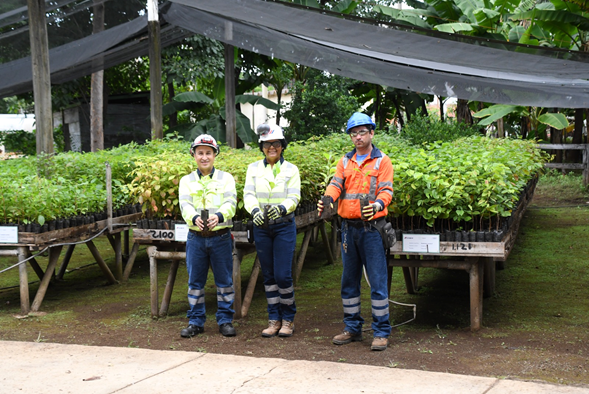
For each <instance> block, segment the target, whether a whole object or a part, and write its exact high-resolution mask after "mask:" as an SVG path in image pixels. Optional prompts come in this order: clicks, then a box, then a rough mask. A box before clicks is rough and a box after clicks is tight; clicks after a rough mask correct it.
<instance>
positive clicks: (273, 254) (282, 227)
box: [254, 220, 297, 321]
mask: <svg viewBox="0 0 589 394" xmlns="http://www.w3.org/2000/svg"><path fill="white" fill-rule="evenodd" d="M254 240H255V243H256V252H258V258H259V259H260V267H261V268H262V273H263V275H264V291H265V292H266V301H268V319H269V320H278V321H280V320H288V321H293V320H294V316H295V313H296V311H297V308H296V305H295V299H294V287H293V282H292V259H293V256H294V251H295V246H296V243H297V227H296V224H295V222H294V220H293V221H292V222H286V223H279V224H272V225H270V226H268V228H261V227H257V226H254Z"/></svg>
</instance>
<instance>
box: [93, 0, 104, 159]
mask: <svg viewBox="0 0 589 394" xmlns="http://www.w3.org/2000/svg"><path fill="white" fill-rule="evenodd" d="M101 31H104V4H103V3H102V1H100V0H94V6H93V9H92V34H96V33H100V32H101ZM93 62H94V65H97V66H98V67H99V71H96V72H94V73H93V74H92V78H91V83H90V151H92V152H96V151H99V150H102V149H104V71H103V69H104V61H103V58H102V56H100V57H98V58H97V59H95V60H93Z"/></svg>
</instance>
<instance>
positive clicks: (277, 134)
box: [256, 123, 284, 142]
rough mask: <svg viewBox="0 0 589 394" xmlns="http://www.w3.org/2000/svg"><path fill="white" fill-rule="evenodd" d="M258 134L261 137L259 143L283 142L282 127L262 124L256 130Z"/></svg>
mask: <svg viewBox="0 0 589 394" xmlns="http://www.w3.org/2000/svg"><path fill="white" fill-rule="evenodd" d="M256 134H257V135H258V136H260V139H259V140H258V142H263V141H272V140H283V139H284V133H283V132H282V127H280V126H270V125H269V124H266V123H262V124H261V125H259V126H258V127H257V128H256Z"/></svg>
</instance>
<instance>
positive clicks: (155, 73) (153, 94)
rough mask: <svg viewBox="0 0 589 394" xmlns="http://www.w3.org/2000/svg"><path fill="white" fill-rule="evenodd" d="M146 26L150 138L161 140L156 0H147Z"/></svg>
mask: <svg viewBox="0 0 589 394" xmlns="http://www.w3.org/2000/svg"><path fill="white" fill-rule="evenodd" d="M147 26H148V35H149V82H150V93H149V97H150V100H151V138H152V139H160V140H161V139H162V138H163V137H164V121H163V99H162V55H161V52H162V50H161V40H160V23H159V15H158V6H157V0H148V1H147Z"/></svg>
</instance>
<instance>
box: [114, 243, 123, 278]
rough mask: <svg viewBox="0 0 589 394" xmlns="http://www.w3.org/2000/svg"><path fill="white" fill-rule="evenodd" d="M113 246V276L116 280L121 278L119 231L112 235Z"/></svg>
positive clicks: (121, 253) (121, 262)
mask: <svg viewBox="0 0 589 394" xmlns="http://www.w3.org/2000/svg"><path fill="white" fill-rule="evenodd" d="M114 243H115V247H114V248H113V249H114V250H115V277H116V278H117V280H119V281H122V280H123V251H122V248H121V233H116V234H115V235H114Z"/></svg>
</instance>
